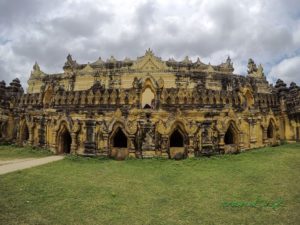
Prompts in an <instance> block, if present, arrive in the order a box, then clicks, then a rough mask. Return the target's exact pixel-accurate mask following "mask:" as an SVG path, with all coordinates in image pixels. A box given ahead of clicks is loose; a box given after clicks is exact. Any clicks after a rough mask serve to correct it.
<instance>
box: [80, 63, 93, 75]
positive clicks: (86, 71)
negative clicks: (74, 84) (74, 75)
mask: <svg viewBox="0 0 300 225" xmlns="http://www.w3.org/2000/svg"><path fill="white" fill-rule="evenodd" d="M80 72H81V73H93V72H94V69H93V68H92V67H91V65H90V63H88V64H86V66H85V67H84V68H82V69H81V70H80Z"/></svg>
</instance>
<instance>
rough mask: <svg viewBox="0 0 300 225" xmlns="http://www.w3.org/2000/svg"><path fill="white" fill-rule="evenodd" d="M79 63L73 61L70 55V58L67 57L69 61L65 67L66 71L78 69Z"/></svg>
mask: <svg viewBox="0 0 300 225" xmlns="http://www.w3.org/2000/svg"><path fill="white" fill-rule="evenodd" d="M77 65H78V64H77V62H76V60H73V59H72V56H71V55H70V54H68V56H67V61H66V62H65V65H64V67H63V68H64V69H66V68H72V69H73V68H76V67H77Z"/></svg>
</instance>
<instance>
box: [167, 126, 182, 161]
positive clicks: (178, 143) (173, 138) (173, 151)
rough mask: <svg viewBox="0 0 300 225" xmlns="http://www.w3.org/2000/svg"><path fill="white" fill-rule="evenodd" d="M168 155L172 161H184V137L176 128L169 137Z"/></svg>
mask: <svg viewBox="0 0 300 225" xmlns="http://www.w3.org/2000/svg"><path fill="white" fill-rule="evenodd" d="M169 141H170V143H169V146H170V153H169V156H170V158H172V159H177V160H179V159H184V158H185V157H186V154H185V148H184V135H183V133H182V131H181V130H179V129H178V128H176V129H174V131H173V133H172V134H171V135H170V137H169Z"/></svg>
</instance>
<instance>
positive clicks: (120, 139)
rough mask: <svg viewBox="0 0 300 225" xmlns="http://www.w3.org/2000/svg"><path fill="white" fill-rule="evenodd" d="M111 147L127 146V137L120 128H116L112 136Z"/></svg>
mask: <svg viewBox="0 0 300 225" xmlns="http://www.w3.org/2000/svg"><path fill="white" fill-rule="evenodd" d="M113 147H116V148H127V137H126V135H125V134H124V132H123V131H122V129H120V128H118V130H117V132H116V133H115V135H114V137H113Z"/></svg>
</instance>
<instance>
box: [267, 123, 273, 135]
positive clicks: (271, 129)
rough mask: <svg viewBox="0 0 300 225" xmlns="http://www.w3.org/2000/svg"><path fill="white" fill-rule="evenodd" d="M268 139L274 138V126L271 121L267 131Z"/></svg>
mask: <svg viewBox="0 0 300 225" xmlns="http://www.w3.org/2000/svg"><path fill="white" fill-rule="evenodd" d="M267 138H268V139H273V138H274V126H273V123H272V122H271V121H270V123H269V126H268V129H267Z"/></svg>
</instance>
